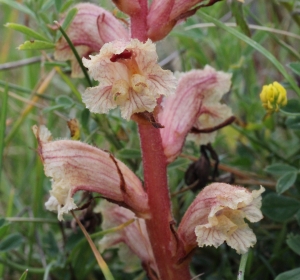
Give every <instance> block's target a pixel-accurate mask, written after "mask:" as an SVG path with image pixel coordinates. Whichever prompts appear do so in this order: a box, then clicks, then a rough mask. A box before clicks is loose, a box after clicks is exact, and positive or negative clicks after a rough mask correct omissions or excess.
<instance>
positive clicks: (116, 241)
mask: <svg viewBox="0 0 300 280" xmlns="http://www.w3.org/2000/svg"><path fill="white" fill-rule="evenodd" d="M99 209H100V212H101V214H102V218H103V222H102V229H103V230H109V229H111V228H113V227H116V226H119V225H121V224H124V223H126V222H127V221H129V220H131V219H135V221H134V222H133V223H131V224H129V225H128V226H126V227H125V228H123V229H122V230H118V231H115V232H111V233H108V234H106V235H105V236H104V237H103V238H102V239H101V240H100V242H99V246H100V251H101V252H103V251H104V250H106V249H108V248H114V247H117V248H119V256H120V259H121V260H122V261H123V262H124V263H125V264H127V265H129V264H130V263H131V264H132V263H133V262H134V255H136V256H138V257H139V259H140V261H141V262H142V264H143V268H144V269H145V270H146V271H147V273H148V276H149V275H152V274H153V272H155V273H154V274H157V275H158V272H157V266H156V262H155V260H154V256H153V251H152V248H151V244H150V240H149V236H148V232H147V229H146V223H145V220H144V219H140V218H136V217H135V215H134V213H133V212H132V211H130V210H128V209H125V208H123V207H120V206H118V205H116V204H113V203H109V202H107V201H105V200H102V201H101V203H100V207H99ZM122 243H125V244H126V245H127V246H128V249H129V250H126V248H124V246H120V245H121V244H122ZM125 252H126V254H125ZM153 279H154V278H153Z"/></svg>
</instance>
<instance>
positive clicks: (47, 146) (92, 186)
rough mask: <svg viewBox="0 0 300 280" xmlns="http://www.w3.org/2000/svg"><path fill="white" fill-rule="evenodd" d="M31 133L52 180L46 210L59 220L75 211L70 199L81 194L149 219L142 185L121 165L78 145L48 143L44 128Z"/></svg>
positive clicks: (49, 136) (46, 172) (47, 135)
mask: <svg viewBox="0 0 300 280" xmlns="http://www.w3.org/2000/svg"><path fill="white" fill-rule="evenodd" d="M33 131H34V134H35V136H36V138H37V139H38V143H39V147H38V152H39V154H40V157H41V159H42V161H43V164H44V171H45V174H46V176H48V177H51V178H52V190H51V191H50V195H51V197H50V199H49V200H48V201H47V202H46V208H47V209H48V210H50V211H57V212H58V219H59V220H63V214H64V213H68V212H69V211H70V210H73V209H76V208H77V206H76V204H75V202H74V200H73V196H74V194H75V193H76V192H77V191H80V190H83V191H89V192H97V193H100V194H101V195H102V196H103V197H104V198H107V199H108V200H110V201H112V202H115V203H117V204H120V205H123V206H125V207H127V208H130V209H132V211H134V212H135V213H136V215H138V216H141V217H149V209H148V197H147V194H146V193H145V192H144V189H143V187H142V184H141V181H140V180H139V179H138V178H137V177H136V176H135V174H134V173H133V172H132V171H131V170H130V169H129V168H128V167H126V165H124V164H123V163H122V162H120V161H119V160H117V159H115V158H114V157H113V156H112V155H110V154H109V153H107V152H104V151H102V150H100V149H97V148H95V147H92V146H89V145H87V144H84V143H81V142H79V141H72V140H58V141H50V140H51V133H50V132H49V131H48V129H47V128H46V127H44V126H41V127H40V128H38V127H37V126H34V127H33Z"/></svg>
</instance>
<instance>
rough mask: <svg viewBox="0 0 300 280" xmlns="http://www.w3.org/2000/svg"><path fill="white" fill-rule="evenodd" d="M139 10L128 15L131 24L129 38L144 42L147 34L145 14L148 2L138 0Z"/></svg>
mask: <svg viewBox="0 0 300 280" xmlns="http://www.w3.org/2000/svg"><path fill="white" fill-rule="evenodd" d="M139 2H140V6H141V10H140V12H139V13H136V14H134V15H132V16H131V17H130V25H131V38H136V39H139V40H140V41H141V42H145V41H147V39H148V36H147V30H148V27H147V14H148V3H147V0H139Z"/></svg>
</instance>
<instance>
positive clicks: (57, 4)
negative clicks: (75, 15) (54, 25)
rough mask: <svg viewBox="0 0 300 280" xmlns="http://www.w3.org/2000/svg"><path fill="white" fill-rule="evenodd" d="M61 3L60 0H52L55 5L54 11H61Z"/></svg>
mask: <svg viewBox="0 0 300 280" xmlns="http://www.w3.org/2000/svg"><path fill="white" fill-rule="evenodd" d="M62 2H63V1H61V0H54V4H55V8H56V11H58V12H59V11H60V9H61V6H62Z"/></svg>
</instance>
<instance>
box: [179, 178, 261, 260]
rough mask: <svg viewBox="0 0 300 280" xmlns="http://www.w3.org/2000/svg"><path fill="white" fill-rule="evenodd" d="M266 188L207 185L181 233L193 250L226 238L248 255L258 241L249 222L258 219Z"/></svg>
mask: <svg viewBox="0 0 300 280" xmlns="http://www.w3.org/2000/svg"><path fill="white" fill-rule="evenodd" d="M264 190H265V189H264V188H263V187H261V188H260V189H259V190H254V191H252V192H250V191H248V190H247V189H245V188H242V187H238V186H231V185H229V184H225V183H213V184H211V185H209V186H207V187H205V188H204V189H203V190H202V191H201V192H200V193H199V194H198V196H197V197H196V199H195V200H194V202H193V203H192V204H191V206H190V207H189V208H188V210H187V212H186V213H185V215H184V217H183V219H182V221H181V223H180V226H179V229H178V234H179V236H180V238H181V240H182V241H183V243H184V244H185V248H186V251H190V250H191V249H193V248H194V247H195V246H196V243H198V246H199V247H203V246H205V245H206V246H214V247H216V248H217V247H218V246H220V245H221V244H222V243H223V242H224V241H226V243H227V244H228V245H229V246H230V247H232V248H233V249H235V250H236V251H237V253H239V254H244V253H246V252H247V251H248V250H249V248H250V247H253V246H254V244H255V243H256V236H255V234H254V233H253V231H252V229H250V228H249V226H248V224H247V223H246V222H245V221H244V219H245V218H246V219H247V220H248V221H250V222H252V223H253V222H258V221H260V220H261V219H262V218H263V216H262V213H261V211H260V207H261V193H262V192H264Z"/></svg>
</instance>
